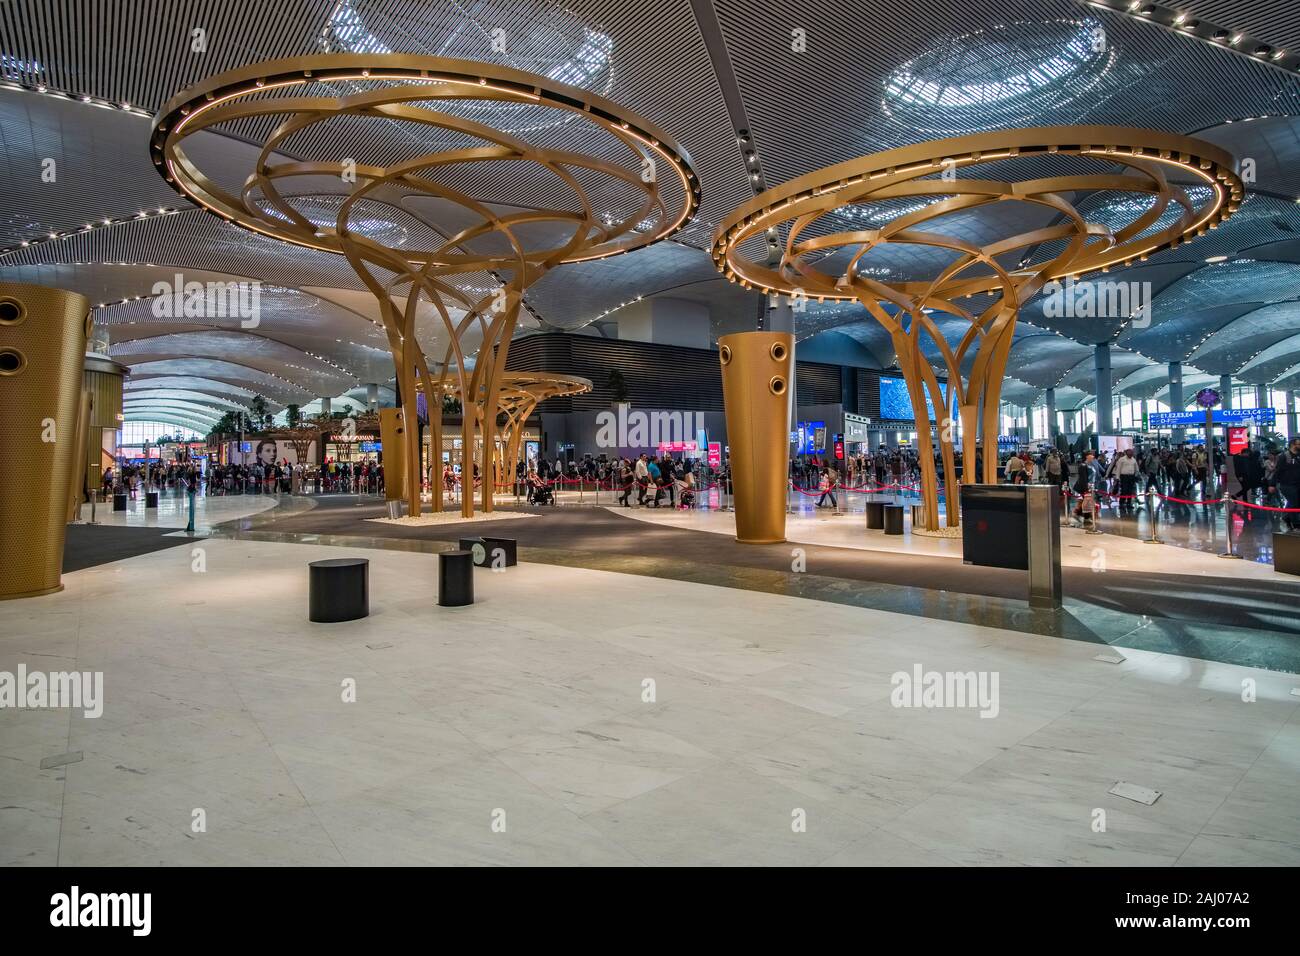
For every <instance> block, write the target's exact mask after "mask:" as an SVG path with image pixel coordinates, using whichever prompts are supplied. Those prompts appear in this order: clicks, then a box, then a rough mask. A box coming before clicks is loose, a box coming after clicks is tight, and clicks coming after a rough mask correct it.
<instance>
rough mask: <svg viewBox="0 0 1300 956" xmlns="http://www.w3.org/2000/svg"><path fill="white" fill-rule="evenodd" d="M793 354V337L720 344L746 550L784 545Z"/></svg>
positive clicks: (746, 335)
mask: <svg viewBox="0 0 1300 956" xmlns="http://www.w3.org/2000/svg"><path fill="white" fill-rule="evenodd" d="M793 349H794V336H793V335H792V334H791V333H789V332H737V333H736V334H734V335H724V336H722V337H721V338H719V339H718V360H719V361H720V362H721V363H722V400H723V403H724V404H725V406H726V413H727V442H728V444H729V445H730V446H731V482H732V490H733V493H734V495H735V502H736V540H737V541H740V542H743V543H745V544H774V543H777V542H781V541H784V540H785V508H786V487H787V484H788V481H787V479H788V475H789V464H788V462H789V459H790V395H789V392H790V388H791V387H792V385H793V380H794V376H793V374H792V373H793V369H792V368H791V361H792V359H791V355H792V352H793Z"/></svg>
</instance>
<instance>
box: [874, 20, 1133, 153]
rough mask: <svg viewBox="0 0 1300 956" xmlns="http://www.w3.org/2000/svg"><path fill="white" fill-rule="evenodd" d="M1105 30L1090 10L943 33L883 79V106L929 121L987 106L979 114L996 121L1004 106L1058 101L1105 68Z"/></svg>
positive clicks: (1083, 88)
mask: <svg viewBox="0 0 1300 956" xmlns="http://www.w3.org/2000/svg"><path fill="white" fill-rule="evenodd" d="M1105 36H1106V35H1105V33H1104V32H1103V30H1102V27H1101V24H1100V23H1099V22H1098V21H1097V20H1094V19H1092V18H1090V17H1085V18H1082V19H1079V20H1051V21H1046V22H1016V23H1007V24H999V25H998V26H995V27H990V28H988V29H985V30H977V31H975V32H973V33H965V34H961V35H952V36H946V37H943V38H941V39H940V40H939V41H938V42H937V43H936V44H935V45H934V46H933V47H932V48H931V49H930V50H928V51H927V52H925V53H923V54H921V55H920V56H918V57H916V58H914V59H912V60H910V61H909V62H907V63H904V64H903V65H902V66H900V67H899V68H898V69H897V70H895V71H894V72H893V73H892V74H891V75H890V76H889V77H888V78H887V79H886V80H885V83H884V93H885V96H884V101H883V105H884V107H885V109H886V110H887V111H889V112H890V113H894V114H900V115H899V119H900V120H903V121H912V122H915V121H918V120H919V121H921V122H923V123H924V122H926V121H927V120H928V121H929V122H928V124H927V128H931V127H932V126H933V124H935V123H938V124H939V125H940V126H942V125H945V124H950V123H952V122H953V121H954V120H955V119H960V116H957V117H953V116H946V117H945V115H944V114H947V113H955V114H961V113H967V114H968V116H967V119H970V118H971V117H970V116H969V114H970V113H972V112H975V113H977V114H978V113H979V111H983V110H986V109H989V108H990V107H992V108H997V109H998V111H999V115H997V116H987V115H979V116H978V119H979V120H980V121H983V122H996V121H998V120H999V119H1000V118H1002V117H1005V116H1006V115H1007V113H1008V112H1012V113H1022V112H1025V111H1027V110H1039V109H1042V108H1046V107H1047V106H1049V105H1060V104H1061V103H1063V102H1069V101H1072V100H1074V99H1076V98H1078V97H1079V96H1081V95H1082V94H1083V93H1085V92H1087V91H1088V90H1089V89H1091V88H1092V87H1093V86H1094V85H1095V84H1096V83H1097V81H1098V80H1099V79H1100V77H1101V76H1102V75H1103V74H1104V73H1105V72H1106V71H1107V69H1108V68H1109V65H1110V63H1111V58H1112V55H1113V54H1112V52H1111V50H1110V49H1109V45H1108V44H1107V43H1106V42H1105Z"/></svg>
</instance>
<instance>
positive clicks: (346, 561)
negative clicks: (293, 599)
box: [307, 558, 370, 624]
mask: <svg viewBox="0 0 1300 956" xmlns="http://www.w3.org/2000/svg"><path fill="white" fill-rule="evenodd" d="M307 567H308V569H309V571H308V573H309V576H310V598H309V600H310V608H309V611H308V614H307V617H308V619H309V620H311V621H313V622H315V623H317V624H333V623H336V622H338V621H355V620H356V619H357V618H361V617H366V616H367V615H369V614H370V562H369V561H368V560H367V559H366V558H331V559H330V560H328V561H313V562H311V564H309V565H308V566H307Z"/></svg>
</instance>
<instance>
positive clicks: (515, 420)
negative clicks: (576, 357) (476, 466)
mask: <svg viewBox="0 0 1300 956" xmlns="http://www.w3.org/2000/svg"><path fill="white" fill-rule="evenodd" d="M442 388H443V390H444V392H445V393H446V394H447V395H450V396H451V397H453V398H457V399H459V400H460V403H461V407H462V408H463V407H464V406H465V405H466V404H467V403H466V402H465V399H464V396H463V395H462V393H461V391H460V387H459V386H458V384H457V383H455V382H452V381H445V382H443V384H442ZM486 389H487V384H486V383H484V384H483V386H482V389H481V391H486ZM590 391H591V382H589V381H588V380H587V379H585V378H578V377H577V376H573V375H553V374H550V373H548V372H503V373H502V374H501V377H500V381H499V385H498V387H497V399H496V405H497V408H498V410H499V412H498V415H497V416H495V417H494V418H499V417H501V416H502V415H504V416H505V421H504V422H503V423H502V424H501V426H500V429H499V435H500V439H499V440H498V439H497V438H496V435H497V434H498V429H497V428H496V423H495V420H494V421H493V427H491V428H488V429H486V430H484V431H483V441H484V443H485V444H486V443H488V442H489V441H491V442H492V443H493V444H494V445H496V446H498V447H497V454H496V455H495V457H494V458H493V468H492V471H491V475H492V477H493V480H494V481H495V482H496V484H497V485H502V484H508V483H510V482H512V481H513V480H514V476H515V467H516V465H517V464H518V462H519V454H520V449H521V448H522V447H523V437H524V425H525V424H526V423H527V421H528V418H529V416H530V415H532V414H533V412H534V411H535V410H536V409H537V406H538V405H540V404H541V403H542V402H544V401H546V400H547V399H551V398H562V397H564V396H568V395H581V394H583V393H585V392H590ZM471 394H473V393H471ZM483 401H484V396H483V395H482V394H480V395H479V396H478V397H477V398H476V399H475V401H474V403H475V404H482V403H483ZM485 481H486V479H485Z"/></svg>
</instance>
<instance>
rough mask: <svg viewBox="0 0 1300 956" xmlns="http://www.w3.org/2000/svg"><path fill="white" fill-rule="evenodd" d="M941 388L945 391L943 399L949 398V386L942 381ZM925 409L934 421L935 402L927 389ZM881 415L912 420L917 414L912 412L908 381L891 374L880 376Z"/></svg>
mask: <svg viewBox="0 0 1300 956" xmlns="http://www.w3.org/2000/svg"><path fill="white" fill-rule="evenodd" d="M939 390H940V391H941V392H942V393H943V399H944V401H945V402H946V401H947V400H948V386H947V384H945V383H940V385H939ZM925 409H926V411H927V412H929V413H930V421H934V420H935V417H934V402H932V401H931V400H930V390H929V389H928V388H927V389H926V390H925ZM880 417H881V418H899V419H902V420H904V421H912V420H913V419H915V417H916V416H915V415H913V414H912V399H911V398H910V397H909V396H908V394H907V381H906V380H905V379H901V378H893V377H891V376H887V375H882V376H880Z"/></svg>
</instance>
